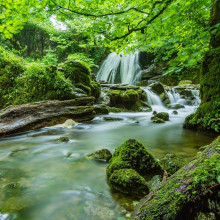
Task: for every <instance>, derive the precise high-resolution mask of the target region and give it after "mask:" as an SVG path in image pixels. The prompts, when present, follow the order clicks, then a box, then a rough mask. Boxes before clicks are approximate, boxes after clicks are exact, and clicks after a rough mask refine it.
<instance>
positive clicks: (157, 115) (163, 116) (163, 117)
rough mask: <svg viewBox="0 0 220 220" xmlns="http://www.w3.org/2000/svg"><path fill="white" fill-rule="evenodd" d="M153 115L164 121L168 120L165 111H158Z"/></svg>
mask: <svg viewBox="0 0 220 220" xmlns="http://www.w3.org/2000/svg"><path fill="white" fill-rule="evenodd" d="M153 117H156V118H160V119H163V120H164V121H169V114H168V113H167V112H160V113H157V114H156V115H154V116H153Z"/></svg>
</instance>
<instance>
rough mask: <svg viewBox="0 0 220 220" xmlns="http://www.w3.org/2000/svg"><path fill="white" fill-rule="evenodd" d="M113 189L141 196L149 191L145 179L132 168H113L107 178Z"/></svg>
mask: <svg viewBox="0 0 220 220" xmlns="http://www.w3.org/2000/svg"><path fill="white" fill-rule="evenodd" d="M109 183H110V184H111V186H112V189H113V190H114V191H119V192H122V193H125V194H128V195H135V196H142V195H145V194H147V193H148V192H149V190H148V186H147V183H146V181H145V179H144V178H143V177H142V176H140V175H139V174H138V173H137V172H136V171H135V170H133V169H121V170H115V171H114V172H113V174H112V175H111V177H110V178H109Z"/></svg>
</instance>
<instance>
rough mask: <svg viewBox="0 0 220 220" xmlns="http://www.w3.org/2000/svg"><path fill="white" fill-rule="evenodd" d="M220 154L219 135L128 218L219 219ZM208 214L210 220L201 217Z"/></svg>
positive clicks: (142, 202) (140, 204)
mask: <svg viewBox="0 0 220 220" xmlns="http://www.w3.org/2000/svg"><path fill="white" fill-rule="evenodd" d="M219 153H220V136H219V137H218V138H217V139H216V140H215V141H214V142H213V143H211V144H210V145H209V146H208V147H207V148H206V149H205V150H204V151H203V152H202V153H201V154H198V155H199V156H198V157H197V158H195V159H194V160H193V161H192V162H190V163H189V164H188V165H186V166H184V167H183V168H181V169H180V170H179V171H177V172H176V173H175V174H174V175H173V176H171V177H170V178H169V179H168V180H167V181H166V182H163V183H161V184H160V185H159V186H158V188H157V189H155V190H154V191H152V192H151V193H150V194H148V195H147V196H146V197H145V198H144V199H142V200H141V202H140V203H139V205H138V206H137V208H136V209H135V211H134V212H133V215H132V218H131V219H142V220H143V219H146V220H151V219H164V220H168V219H169V220H172V219H177V220H182V219H184V220H186V219H190V220H191V219H199V220H201V219H219V217H220V203H219V200H220V192H219V189H220V184H219V182H220V154H219ZM210 212H211V214H210ZM207 213H208V214H210V215H211V216H212V218H202V216H204V215H207Z"/></svg>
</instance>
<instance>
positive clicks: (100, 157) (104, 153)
mask: <svg viewBox="0 0 220 220" xmlns="http://www.w3.org/2000/svg"><path fill="white" fill-rule="evenodd" d="M87 157H88V158H89V159H93V160H97V161H101V162H107V163H108V162H109V160H110V159H111V158H112V153H111V152H110V151H109V150H108V149H101V150H97V151H95V152H94V153H91V154H88V155H87Z"/></svg>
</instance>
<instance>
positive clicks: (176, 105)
mask: <svg viewBox="0 0 220 220" xmlns="http://www.w3.org/2000/svg"><path fill="white" fill-rule="evenodd" d="M169 108H172V109H181V108H185V106H184V105H181V104H175V105H171V106H169Z"/></svg>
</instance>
